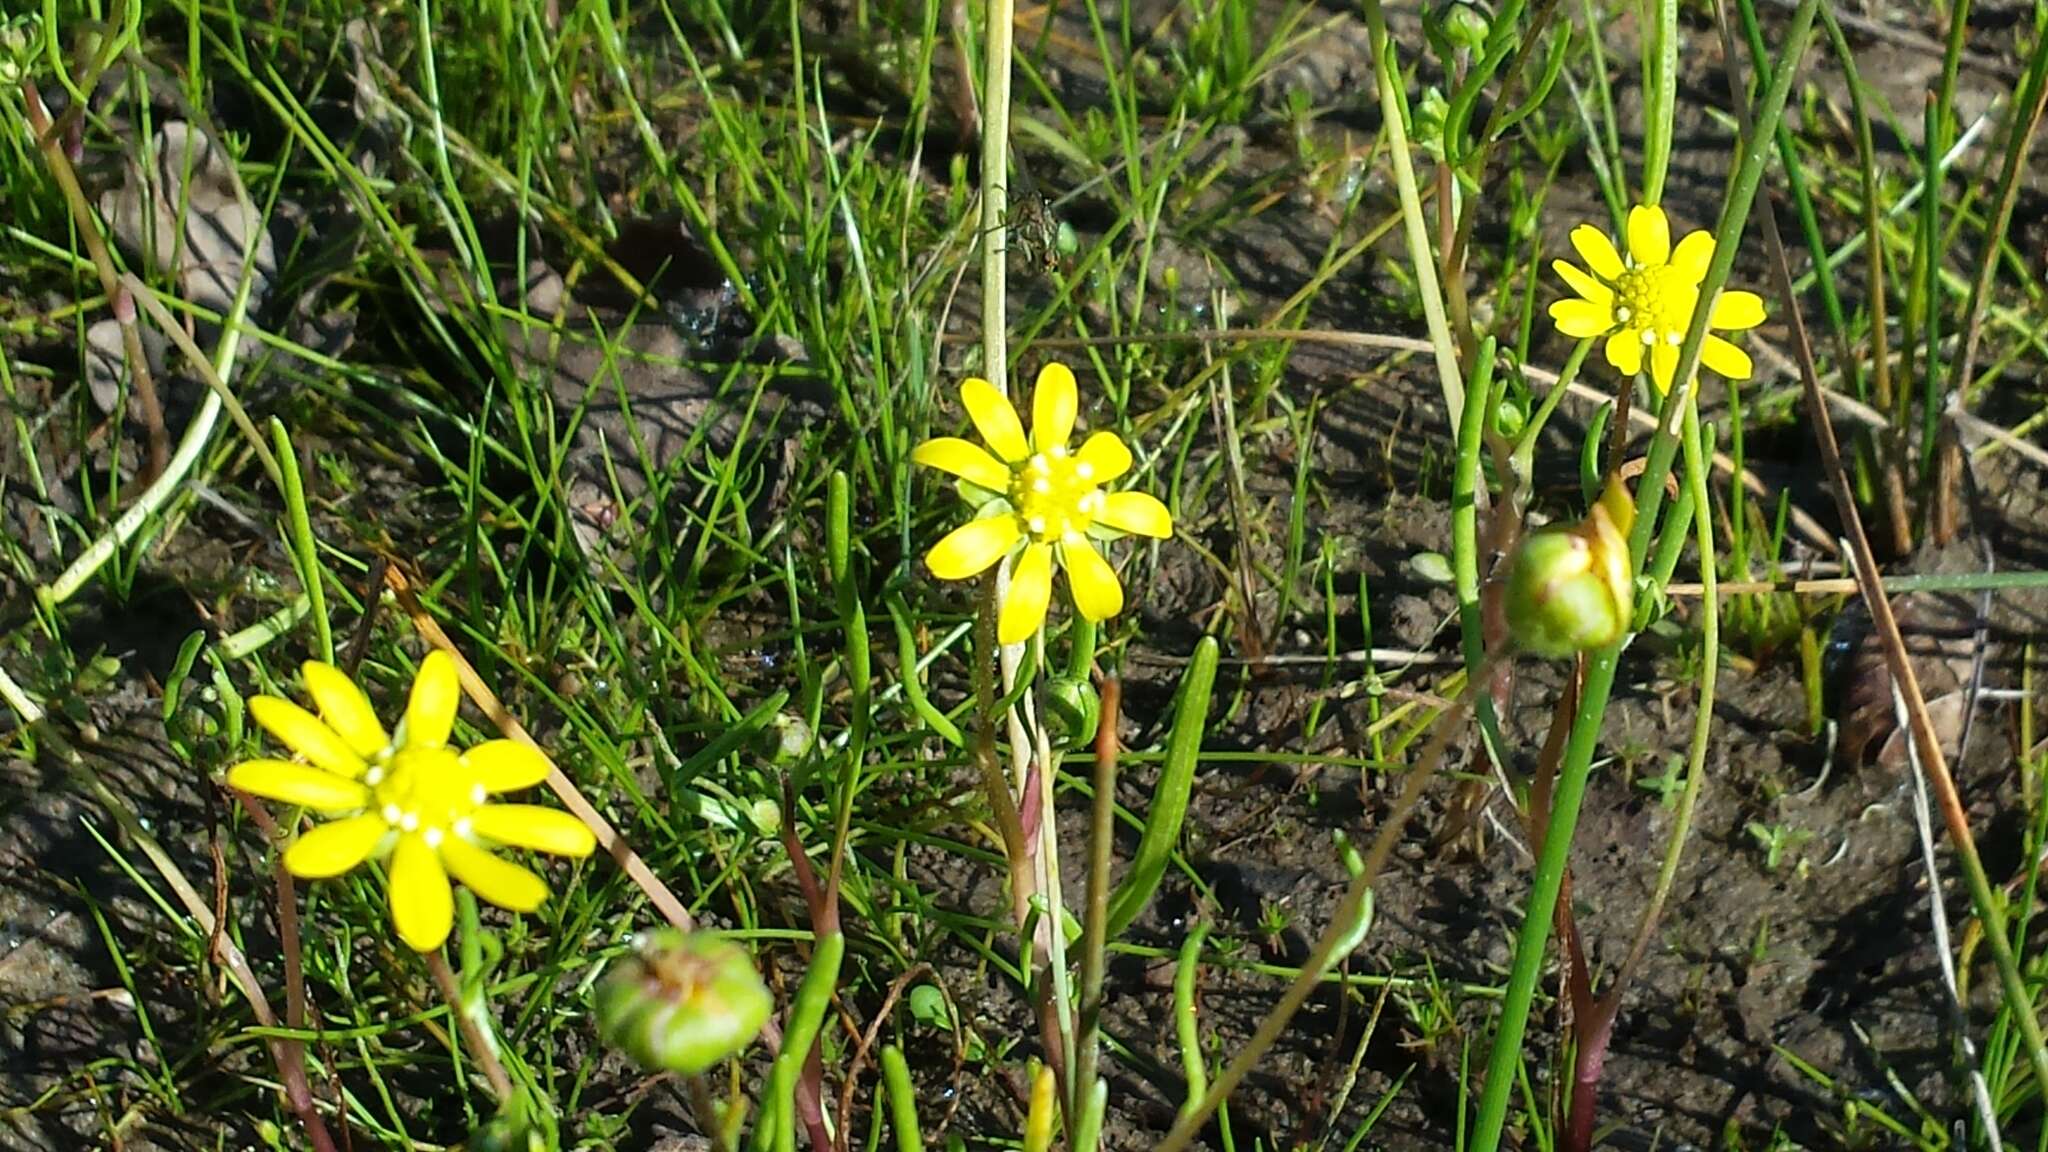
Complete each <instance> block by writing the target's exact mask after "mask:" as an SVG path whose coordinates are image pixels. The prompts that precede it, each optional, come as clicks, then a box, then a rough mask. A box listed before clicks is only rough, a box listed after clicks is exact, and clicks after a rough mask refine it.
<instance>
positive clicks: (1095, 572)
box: [1060, 537, 1124, 620]
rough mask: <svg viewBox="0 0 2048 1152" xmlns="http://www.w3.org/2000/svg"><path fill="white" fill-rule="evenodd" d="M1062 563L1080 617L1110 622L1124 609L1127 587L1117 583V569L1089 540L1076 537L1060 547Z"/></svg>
mask: <svg viewBox="0 0 2048 1152" xmlns="http://www.w3.org/2000/svg"><path fill="white" fill-rule="evenodd" d="M1060 563H1061V564H1063V565H1065V566H1066V569H1067V584H1068V585H1069V586H1071V587H1072V588H1073V590H1074V608H1075V610H1076V611H1078V612H1080V613H1081V615H1083V616H1085V617H1087V618H1088V619H1090V620H1107V619H1109V618H1110V617H1111V616H1114V615H1116V614H1117V613H1119V612H1121V611H1123V610H1124V586H1123V585H1122V584H1120V583H1118V582H1117V578H1116V569H1114V568H1112V567H1110V566H1109V561H1107V560H1104V559H1103V558H1102V553H1100V552H1097V551H1096V550H1095V546H1094V545H1093V544H1090V543H1088V541H1087V539H1085V538H1083V537H1075V538H1074V539H1072V540H1068V541H1066V542H1065V543H1063V544H1061V545H1060Z"/></svg>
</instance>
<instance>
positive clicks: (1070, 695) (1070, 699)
mask: <svg viewBox="0 0 2048 1152" xmlns="http://www.w3.org/2000/svg"><path fill="white" fill-rule="evenodd" d="M1045 707H1046V711H1048V712H1050V713H1052V718H1053V721H1054V723H1056V724H1058V725H1059V726H1060V728H1061V730H1062V731H1064V732H1065V733H1066V737H1067V742H1068V743H1069V744H1071V745H1076V746H1078V745H1082V744H1086V743H1088V742H1089V741H1090V740H1093V739H1095V728H1096V725H1097V724H1099V723H1100V722H1101V720H1102V697H1101V696H1100V695H1098V694H1097V693H1096V691H1095V685H1093V684H1090V683H1089V682H1087V681H1086V680H1076V679H1074V678H1073V677H1071V676H1055V677H1053V678H1052V683H1051V684H1049V685H1048V686H1047V687H1046V693H1045Z"/></svg>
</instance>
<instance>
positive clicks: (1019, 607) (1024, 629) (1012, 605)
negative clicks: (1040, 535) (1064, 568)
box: [996, 544, 1052, 644]
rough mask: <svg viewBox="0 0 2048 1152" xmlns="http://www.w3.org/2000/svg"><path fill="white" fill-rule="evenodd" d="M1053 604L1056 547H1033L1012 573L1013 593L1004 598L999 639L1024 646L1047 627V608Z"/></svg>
mask: <svg viewBox="0 0 2048 1152" xmlns="http://www.w3.org/2000/svg"><path fill="white" fill-rule="evenodd" d="M1050 603H1052V545H1050V544H1033V545H1031V546H1030V547H1029V548H1026V549H1024V555H1023V557H1022V558H1021V559H1019V560H1018V561H1017V567H1016V570H1015V571H1013V572H1011V573H1010V591H1009V594H1008V595H1006V596H1004V597H1003V609H1002V614H1001V615H1000V616H998V617H997V618H996V639H997V640H998V641H1000V642H1001V643H1004V644H1022V643H1023V642H1024V641H1026V640H1028V639H1030V638H1031V634H1032V633H1033V632H1036V631H1038V630H1039V628H1041V627H1042V626H1044V624H1045V609H1046V605H1048V604H1050Z"/></svg>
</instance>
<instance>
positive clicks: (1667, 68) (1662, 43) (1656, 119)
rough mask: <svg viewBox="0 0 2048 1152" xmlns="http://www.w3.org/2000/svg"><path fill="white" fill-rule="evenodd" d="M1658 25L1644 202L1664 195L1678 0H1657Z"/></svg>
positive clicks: (1675, 73) (1673, 93)
mask: <svg viewBox="0 0 2048 1152" xmlns="http://www.w3.org/2000/svg"><path fill="white" fill-rule="evenodd" d="M1656 4H1657V29H1656V33H1655V35H1654V37H1653V38H1652V41H1651V49H1652V51H1654V52H1655V53H1656V54H1657V55H1656V59H1655V60H1654V62H1653V63H1654V68H1653V69H1652V72H1651V85H1650V101H1651V103H1650V107H1649V108H1648V110H1647V113H1646V115H1647V119H1646V120H1645V121H1644V124H1643V203H1645V204H1651V205H1654V204H1657V203H1659V202H1661V201H1662V200H1663V198H1664V170H1665V168H1666V166H1667V165H1669V163H1670V161H1671V131H1672V121H1673V118H1674V117H1673V114H1674V112H1675V111H1676V108H1677V104H1678V0H1656Z"/></svg>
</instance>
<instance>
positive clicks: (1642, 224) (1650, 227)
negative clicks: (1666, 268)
mask: <svg viewBox="0 0 2048 1152" xmlns="http://www.w3.org/2000/svg"><path fill="white" fill-rule="evenodd" d="M1628 254H1629V258H1630V259H1632V260H1634V261H1635V262H1636V265H1637V266H1638V267H1642V268H1654V267H1656V266H1657V265H1659V264H1666V263H1669V262H1670V260H1671V221H1669V220H1667V219H1665V217H1664V210H1663V209H1662V208H1659V207H1657V206H1656V205H1655V204H1638V205H1636V206H1635V207H1633V208H1631V209H1629V210H1628Z"/></svg>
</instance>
